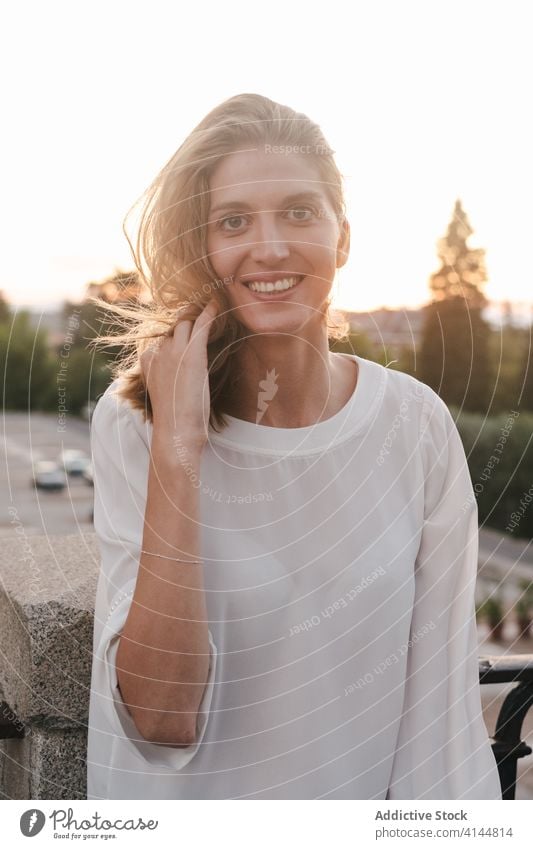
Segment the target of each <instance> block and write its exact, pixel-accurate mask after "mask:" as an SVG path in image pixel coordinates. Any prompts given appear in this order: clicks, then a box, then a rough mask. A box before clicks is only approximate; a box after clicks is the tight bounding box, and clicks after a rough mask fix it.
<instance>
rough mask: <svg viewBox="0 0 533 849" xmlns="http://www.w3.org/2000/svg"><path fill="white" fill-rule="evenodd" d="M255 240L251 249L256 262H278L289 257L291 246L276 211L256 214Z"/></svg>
mask: <svg viewBox="0 0 533 849" xmlns="http://www.w3.org/2000/svg"><path fill="white" fill-rule="evenodd" d="M255 220H256V226H255V227H254V237H255V238H254V240H253V242H254V243H253V245H252V249H251V251H250V253H251V256H252V259H253V260H255V262H264V263H265V264H276V263H279V262H280V260H283V259H287V257H288V256H289V254H290V248H289V245H288V243H287V240H286V237H285V234H284V233H283V231H282V226H280V223H279V221H276V213H275V212H259V213H257V214H256V215H255Z"/></svg>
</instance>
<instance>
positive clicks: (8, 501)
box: [0, 413, 93, 536]
mask: <svg viewBox="0 0 533 849" xmlns="http://www.w3.org/2000/svg"><path fill="white" fill-rule="evenodd" d="M1 442H2V469H1V473H0V476H1V490H0V491H1V495H0V498H1V502H0V505H1V512H0V536H6V535H8V536H9V535H11V534H14V533H17V534H22V533H24V534H26V535H27V536H33V535H34V534H73V533H76V532H77V531H80V532H81V531H83V532H85V533H86V532H87V531H88V530H91V528H92V521H91V511H92V506H93V489H92V487H91V486H89V485H88V484H87V483H86V482H85V481H84V480H83V479H82V478H77V477H68V484H67V487H66V488H65V490H64V491H63V492H47V491H46V490H42V489H35V488H34V487H33V486H32V484H31V478H32V468H33V464H34V463H35V462H36V461H37V460H55V459H57V455H58V454H59V452H60V451H62V450H63V449H64V448H78V449H82V450H84V451H85V452H86V453H87V454H88V455H89V456H90V441H89V424H88V422H85V421H83V420H82V419H79V420H78V419H69V420H68V422H67V423H66V425H65V432H62V431H60V430H59V429H58V421H57V416H55V415H54V414H53V413H51V414H46V413H32V414H31V416H30V415H28V414H26V413H6V414H5V415H4V417H3V428H2V440H1ZM21 528H22V529H23V530H21Z"/></svg>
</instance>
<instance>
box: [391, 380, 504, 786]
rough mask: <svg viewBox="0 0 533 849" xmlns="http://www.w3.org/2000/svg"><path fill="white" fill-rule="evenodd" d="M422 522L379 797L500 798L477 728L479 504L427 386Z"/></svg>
mask: <svg viewBox="0 0 533 849" xmlns="http://www.w3.org/2000/svg"><path fill="white" fill-rule="evenodd" d="M425 390H426V400H425V403H424V405H423V410H422V416H421V431H420V443H421V451H422V462H423V466H424V478H425V482H424V487H425V489H424V522H423V528H422V535H421V541H420V547H419V550H418V554H417V558H416V562H415V597H414V608H413V616H412V621H411V631H410V639H409V643H408V650H407V671H406V683H405V691H404V704H403V711H402V716H401V720H400V724H399V733H398V740H397V745H396V750H395V755H394V759H393V766H392V772H391V776H390V781H389V789H388V793H387V796H386V798H387V799H501V787H500V781H499V775H498V769H497V766H496V760H495V757H494V754H493V752H492V748H491V745H490V740H489V737H488V732H487V729H486V726H485V724H484V719H483V714H482V707H481V691H480V684H479V672H478V642H477V628H476V618H475V583H476V578H477V561H478V510H477V502H476V499H475V495H474V490H473V487H472V481H471V478H470V473H469V470H468V465H467V461H466V456H465V452H464V448H463V445H462V442H461V438H460V436H459V433H458V431H457V428H456V426H455V422H454V420H453V418H452V416H451V413H450V411H449V410H448V408H447V406H446V405H445V404H444V402H443V401H442V400H441V398H439V396H438V395H437V394H436V393H435V392H434V391H433V390H431V389H430V388H429V387H427V386H426V387H425Z"/></svg>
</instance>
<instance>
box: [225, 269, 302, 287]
mask: <svg viewBox="0 0 533 849" xmlns="http://www.w3.org/2000/svg"><path fill="white" fill-rule="evenodd" d="M304 276H305V275H304V274H298V273H297V272H296V271H258V272H256V274H245V275H244V276H243V277H240V278H239V281H240V282H241V283H243V284H244V285H245V286H246V287H247V286H248V284H249V283H253V282H254V280H255V281H257V283H276V282H277V281H278V280H286V279H287V278H288V277H297V278H298V279H299V281H301V280H302V279H303V278H304Z"/></svg>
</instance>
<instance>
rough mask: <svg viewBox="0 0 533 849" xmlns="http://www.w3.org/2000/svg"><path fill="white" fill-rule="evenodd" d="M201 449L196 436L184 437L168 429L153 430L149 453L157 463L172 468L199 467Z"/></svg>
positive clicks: (201, 445) (202, 446) (199, 441)
mask: <svg viewBox="0 0 533 849" xmlns="http://www.w3.org/2000/svg"><path fill="white" fill-rule="evenodd" d="M203 448H204V445H203V443H202V441H201V440H200V438H199V437H198V436H196V435H190V436H186V435H184V434H183V432H181V431H180V432H177V431H176V430H174V431H170V430H169V429H168V428H154V429H153V432H152V446H151V453H152V457H153V458H154V459H155V460H157V462H158V463H167V464H169V465H171V466H172V467H173V468H175V467H176V466H183V465H189V464H192V465H196V464H197V465H198V466H199V465H200V460H201V457H202V451H203Z"/></svg>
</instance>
